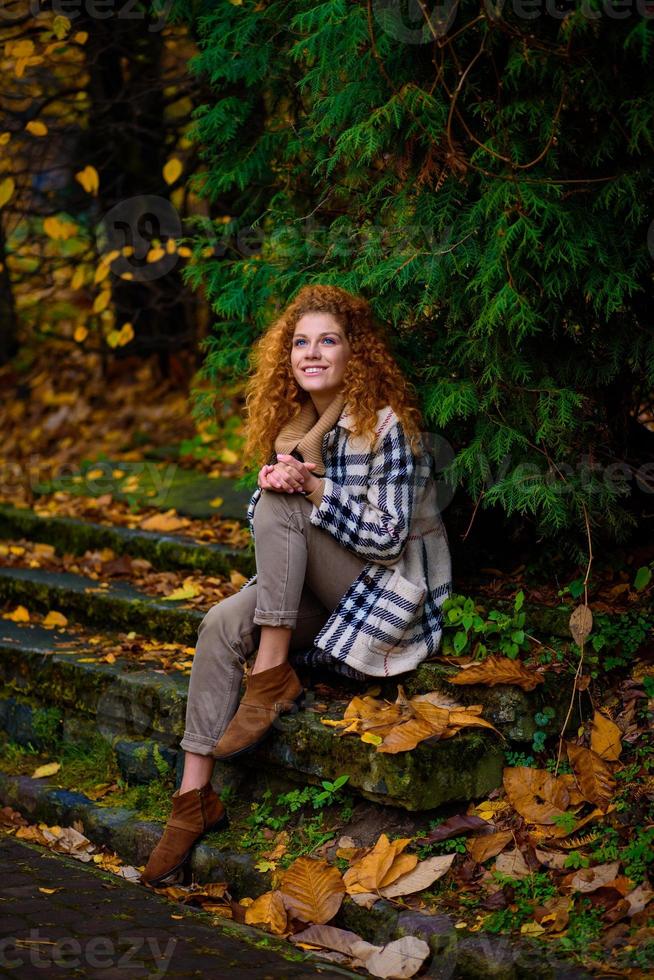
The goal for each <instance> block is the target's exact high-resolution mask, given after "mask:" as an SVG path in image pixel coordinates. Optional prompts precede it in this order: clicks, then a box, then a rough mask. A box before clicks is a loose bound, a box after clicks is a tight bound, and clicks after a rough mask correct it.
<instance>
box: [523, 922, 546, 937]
mask: <svg viewBox="0 0 654 980" xmlns="http://www.w3.org/2000/svg"><path fill="white" fill-rule="evenodd" d="M520 932H521V933H522V934H523V936H540V934H541V933H543V932H545V929H543V927H542V926H541V925H539V924H538V923H537V922H523V924H522V925H521V926H520Z"/></svg>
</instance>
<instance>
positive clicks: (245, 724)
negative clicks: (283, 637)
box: [211, 661, 304, 759]
mask: <svg viewBox="0 0 654 980" xmlns="http://www.w3.org/2000/svg"><path fill="white" fill-rule="evenodd" d="M303 700H304V690H303V688H302V685H301V684H300V681H299V679H298V676H297V674H296V673H295V671H294V670H293V668H292V667H291V665H290V664H289V663H288V661H287V662H286V663H283V664H280V665H279V666H278V667H271V668H270V670H262V671H260V672H259V673H257V674H250V677H249V679H248V681H247V688H246V691H245V694H244V695H243V700H242V701H241V703H240V704H239V706H238V710H237V712H236V714H235V715H234V717H233V718H232V720H231V721H230V723H229V725H228V726H227V728H226V729H225V731H224V732H223V734H222V736H221V737H220V738H219V739H218V741H217V742H216V744H215V745H214V747H213V749H212V752H211V754H212V755H213V757H214V758H215V759H234V758H235V757H236V756H238V755H241V754H242V753H244V752H249V751H250V749H253V748H254V747H255V746H257V745H259V744H260V743H261V742H263V740H264V739H265V738H266V736H267V735H269V734H270V732H271V730H272V726H273V724H274V722H275V721H276V720H277V718H278V717H279V716H280V714H282V712H285V711H286V712H288V711H294V710H297V707H296V706H299V705H300V704H301V702H302V701H303Z"/></svg>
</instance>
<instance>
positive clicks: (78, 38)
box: [73, 31, 89, 94]
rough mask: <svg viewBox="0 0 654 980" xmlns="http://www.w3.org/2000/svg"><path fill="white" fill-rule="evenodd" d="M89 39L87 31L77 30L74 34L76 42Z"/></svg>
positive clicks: (79, 42) (81, 42) (84, 41)
mask: <svg viewBox="0 0 654 980" xmlns="http://www.w3.org/2000/svg"><path fill="white" fill-rule="evenodd" d="M88 39H89V35H88V34H87V32H86V31H77V33H76V34H73V41H74V42H75V44H86V42H87V41H88ZM81 94H83V93H81Z"/></svg>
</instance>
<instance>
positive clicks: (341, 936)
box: [290, 925, 382, 962]
mask: <svg viewBox="0 0 654 980" xmlns="http://www.w3.org/2000/svg"><path fill="white" fill-rule="evenodd" d="M290 939H291V942H292V943H296V944H297V945H299V946H317V947H324V948H326V949H333V950H336V952H338V953H345V954H346V955H347V956H352V957H355V958H356V959H358V960H361V961H362V962H364V961H365V960H366V958H367V957H368V956H370V955H372V953H375V952H377V951H378V950H380V949H381V948H382V947H381V946H373V944H372V943H368V942H366V941H365V939H362V938H361V936H358V935H357V934H356V932H350V931H349V930H347V929H337V928H336V927H335V926H326V925H320V926H309V928H308V929H304V930H303V931H302V932H296V933H295V935H294V936H291V937H290Z"/></svg>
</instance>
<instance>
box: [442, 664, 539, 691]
mask: <svg viewBox="0 0 654 980" xmlns="http://www.w3.org/2000/svg"><path fill="white" fill-rule="evenodd" d="M543 681H544V677H543V675H542V674H540V673H537V672H536V671H534V670H530V669H529V668H528V667H525V665H524V664H523V663H522V662H521V661H520V660H511V658H510V657H500V656H492V657H486V658H485V659H484V660H482V661H481V662H480V663H473V664H471V665H470V666H469V667H464V668H462V669H461V672H460V673H459V674H455V676H454V677H450V678H449V682H450V684H488V685H489V686H491V685H494V684H512V685H513V686H515V687H521V688H522V690H523V691H533V690H534V688H535V687H536V686H537V685H538V684H542V683H543Z"/></svg>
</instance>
